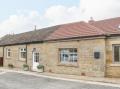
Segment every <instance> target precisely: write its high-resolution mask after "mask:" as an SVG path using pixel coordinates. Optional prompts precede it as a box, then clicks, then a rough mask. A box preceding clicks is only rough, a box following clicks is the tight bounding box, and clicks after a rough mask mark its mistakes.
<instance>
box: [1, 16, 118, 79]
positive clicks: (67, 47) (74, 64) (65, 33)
mask: <svg viewBox="0 0 120 89" xmlns="http://www.w3.org/2000/svg"><path fill="white" fill-rule="evenodd" d="M0 58H3V66H4V67H7V66H8V65H9V64H12V65H14V67H16V68H22V67H23V64H28V65H29V68H30V69H31V70H33V71H34V70H36V68H37V65H38V64H42V65H44V67H45V71H46V72H52V73H62V74H74V75H84V76H95V77H120V17H117V18H111V19H106V20H101V21H90V22H88V23H86V22H76V23H69V24H63V25H57V26H53V27H47V28H43V29H39V30H35V31H30V32H25V33H20V34H14V35H6V36H4V37H2V38H1V40H0Z"/></svg>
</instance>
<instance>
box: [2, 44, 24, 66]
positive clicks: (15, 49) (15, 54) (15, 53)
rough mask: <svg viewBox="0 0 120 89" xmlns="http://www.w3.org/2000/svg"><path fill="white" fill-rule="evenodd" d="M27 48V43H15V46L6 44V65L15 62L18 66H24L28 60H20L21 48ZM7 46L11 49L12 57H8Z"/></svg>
mask: <svg viewBox="0 0 120 89" xmlns="http://www.w3.org/2000/svg"><path fill="white" fill-rule="evenodd" d="M23 47H24V48H25V47H26V45H13V46H5V47H4V66H5V67H7V66H8V64H13V65H14V67H16V68H22V66H23V64H25V62H26V61H21V60H19V51H20V50H19V49H20V48H23ZM7 48H10V49H11V57H10V58H7V52H6V51H7Z"/></svg>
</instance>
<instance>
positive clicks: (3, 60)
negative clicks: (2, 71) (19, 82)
mask: <svg viewBox="0 0 120 89" xmlns="http://www.w3.org/2000/svg"><path fill="white" fill-rule="evenodd" d="M4 48H5V46H3V66H4V55H5V54H4Z"/></svg>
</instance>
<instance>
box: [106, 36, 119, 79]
mask: <svg viewBox="0 0 120 89" xmlns="http://www.w3.org/2000/svg"><path fill="white" fill-rule="evenodd" d="M116 44H118V45H120V37H112V38H109V39H107V40H106V64H107V65H106V76H107V77H120V63H115V62H114V61H113V60H114V58H113V47H112V45H116Z"/></svg>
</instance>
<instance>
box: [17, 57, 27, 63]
mask: <svg viewBox="0 0 120 89" xmlns="http://www.w3.org/2000/svg"><path fill="white" fill-rule="evenodd" d="M18 61H21V62H25V61H26V59H22V58H20V59H19V60H18Z"/></svg>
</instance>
